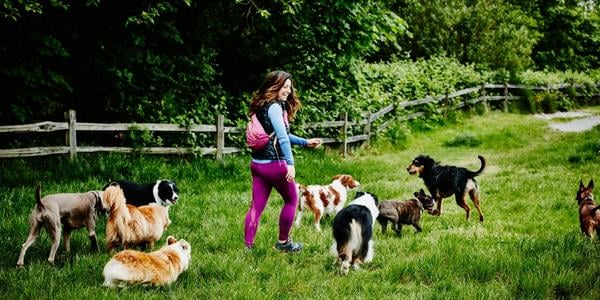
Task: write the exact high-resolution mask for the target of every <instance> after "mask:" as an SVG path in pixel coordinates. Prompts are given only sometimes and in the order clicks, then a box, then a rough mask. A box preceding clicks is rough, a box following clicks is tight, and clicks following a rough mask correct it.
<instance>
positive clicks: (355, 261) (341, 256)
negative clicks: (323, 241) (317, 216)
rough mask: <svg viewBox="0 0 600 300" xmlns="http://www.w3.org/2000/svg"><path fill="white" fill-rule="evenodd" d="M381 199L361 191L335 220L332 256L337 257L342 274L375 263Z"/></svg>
mask: <svg viewBox="0 0 600 300" xmlns="http://www.w3.org/2000/svg"><path fill="white" fill-rule="evenodd" d="M377 204H378V201H377V197H375V196H374V195H373V194H369V193H363V192H358V193H356V198H355V199H354V200H353V201H352V202H350V204H349V205H348V206H347V207H345V208H344V209H342V210H340V212H338V214H337V215H335V218H334V219H333V238H334V240H335V241H334V243H333V245H332V246H331V254H333V255H334V256H335V257H337V262H338V263H339V264H340V272H341V273H342V274H343V275H346V274H348V271H349V270H350V266H352V267H353V268H354V269H358V268H359V266H360V264H362V263H363V262H370V261H371V260H373V256H374V254H375V252H374V250H373V240H372V239H371V238H372V236H373V226H374V225H375V220H376V219H377V216H378V215H379V210H378V209H377Z"/></svg>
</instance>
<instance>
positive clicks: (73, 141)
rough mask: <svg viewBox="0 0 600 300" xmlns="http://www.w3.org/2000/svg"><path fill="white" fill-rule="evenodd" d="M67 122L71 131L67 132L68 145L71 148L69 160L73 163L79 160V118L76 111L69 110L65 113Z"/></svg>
mask: <svg viewBox="0 0 600 300" xmlns="http://www.w3.org/2000/svg"><path fill="white" fill-rule="evenodd" d="M65 117H66V119H67V122H68V123H69V131H68V132H67V137H66V140H67V145H68V146H69V158H70V159H71V161H74V160H76V159H77V128H76V127H75V126H76V124H77V117H76V114H75V110H73V109H69V112H68V113H65Z"/></svg>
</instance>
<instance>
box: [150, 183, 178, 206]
mask: <svg viewBox="0 0 600 300" xmlns="http://www.w3.org/2000/svg"><path fill="white" fill-rule="evenodd" d="M153 192H154V196H155V198H156V196H158V199H160V201H161V203H160V204H161V205H163V206H168V205H173V204H175V203H177V199H179V189H178V188H177V185H175V182H173V181H170V180H166V179H163V180H158V181H156V185H154V191H153Z"/></svg>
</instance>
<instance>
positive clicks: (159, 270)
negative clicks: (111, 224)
mask: <svg viewBox="0 0 600 300" xmlns="http://www.w3.org/2000/svg"><path fill="white" fill-rule="evenodd" d="M191 258H192V247H191V246H190V244H189V243H188V242H186V241H185V240H179V241H177V239H175V238H174V237H172V236H169V237H168V238H167V245H166V246H164V247H162V248H160V250H158V251H154V252H150V253H144V252H140V251H135V250H123V251H121V252H119V253H117V254H115V256H113V257H112V258H111V259H110V260H109V261H108V263H106V266H104V270H103V271H102V275H104V285H105V286H108V287H115V286H124V285H126V284H142V285H153V286H159V285H164V284H170V283H172V282H174V281H175V280H177V277H179V275H180V274H181V273H182V272H183V271H185V270H187V268H188V266H189V264H190V260H191Z"/></svg>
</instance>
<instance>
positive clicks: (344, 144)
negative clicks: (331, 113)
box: [340, 112, 348, 158]
mask: <svg viewBox="0 0 600 300" xmlns="http://www.w3.org/2000/svg"><path fill="white" fill-rule="evenodd" d="M340 117H341V119H342V120H343V121H344V125H343V126H342V132H340V133H341V136H342V145H341V147H340V152H342V156H343V157H344V158H346V156H347V155H348V113H347V112H342V113H341V114H340Z"/></svg>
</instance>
